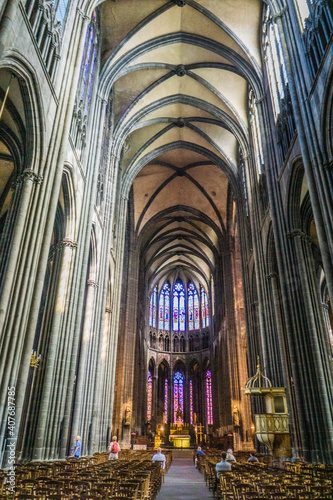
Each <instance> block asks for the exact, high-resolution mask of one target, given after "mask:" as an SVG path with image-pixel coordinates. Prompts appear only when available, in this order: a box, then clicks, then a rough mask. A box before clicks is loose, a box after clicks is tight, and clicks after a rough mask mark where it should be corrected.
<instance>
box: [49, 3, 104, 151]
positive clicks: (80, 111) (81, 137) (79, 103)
mask: <svg viewBox="0 0 333 500" xmlns="http://www.w3.org/2000/svg"><path fill="white" fill-rule="evenodd" d="M54 1H57V2H58V5H59V8H60V6H61V5H65V4H67V1H68V0H54ZM99 33H100V30H99V19H98V14H97V13H96V11H94V12H93V16H92V19H91V22H90V24H89V26H88V28H87V31H86V37H85V42H84V47H83V53H82V59H81V67H80V74H79V80H78V85H77V92H76V98H75V105H74V110H73V118H72V125H71V131H70V134H71V137H72V139H73V142H74V145H75V148H76V151H77V153H78V155H79V157H81V154H82V152H83V150H84V148H85V145H86V133H87V123H88V112H89V109H90V107H91V99H92V95H93V88H94V85H95V82H96V73H97V72H96V66H97V65H98V56H99Z"/></svg>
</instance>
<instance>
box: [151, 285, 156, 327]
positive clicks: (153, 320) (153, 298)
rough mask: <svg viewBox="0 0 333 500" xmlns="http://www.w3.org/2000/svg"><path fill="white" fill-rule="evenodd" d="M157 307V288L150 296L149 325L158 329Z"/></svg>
mask: <svg viewBox="0 0 333 500" xmlns="http://www.w3.org/2000/svg"><path fill="white" fill-rule="evenodd" d="M156 306H157V286H155V288H154V290H153V292H152V293H151V295H150V303H149V324H150V326H153V327H154V328H156Z"/></svg>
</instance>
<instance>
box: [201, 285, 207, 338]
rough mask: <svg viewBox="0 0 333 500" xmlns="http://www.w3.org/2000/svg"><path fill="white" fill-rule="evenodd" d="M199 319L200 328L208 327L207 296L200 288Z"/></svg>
mask: <svg viewBox="0 0 333 500" xmlns="http://www.w3.org/2000/svg"><path fill="white" fill-rule="evenodd" d="M200 293H201V318H202V328H206V326H209V306H208V300H207V294H206V292H205V290H204V289H203V287H201V292H200Z"/></svg>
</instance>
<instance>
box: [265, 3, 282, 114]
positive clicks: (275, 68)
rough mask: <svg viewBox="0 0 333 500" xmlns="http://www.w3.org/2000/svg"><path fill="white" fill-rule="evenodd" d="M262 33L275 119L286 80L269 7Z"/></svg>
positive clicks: (276, 31) (278, 34)
mask: <svg viewBox="0 0 333 500" xmlns="http://www.w3.org/2000/svg"><path fill="white" fill-rule="evenodd" d="M263 32H264V53H265V56H266V60H267V73H268V80H269V87H270V91H271V95H272V101H273V108H274V114H275V117H277V115H279V113H280V112H281V100H282V99H284V98H285V88H286V85H287V84H288V78H287V71H286V65H285V61H284V56H283V51H282V44H281V38H280V33H279V28H278V25H277V24H276V23H275V22H274V21H273V18H272V16H271V13H270V9H269V7H268V8H267V10H266V16H265V22H264V27H263Z"/></svg>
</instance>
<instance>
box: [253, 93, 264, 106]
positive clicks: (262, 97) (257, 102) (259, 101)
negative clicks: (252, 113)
mask: <svg viewBox="0 0 333 500" xmlns="http://www.w3.org/2000/svg"><path fill="white" fill-rule="evenodd" d="M265 98H266V94H264V95H261V96H259V97H258V99H255V100H254V104H260V103H261V102H263V100H264V99H265Z"/></svg>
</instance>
